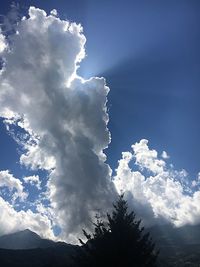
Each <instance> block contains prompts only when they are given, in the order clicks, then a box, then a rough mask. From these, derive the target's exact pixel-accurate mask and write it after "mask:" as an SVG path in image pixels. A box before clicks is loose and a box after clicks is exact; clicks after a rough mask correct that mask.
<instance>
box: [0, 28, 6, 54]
mask: <svg viewBox="0 0 200 267" xmlns="http://www.w3.org/2000/svg"><path fill="white" fill-rule="evenodd" d="M6 47H7V43H6V39H5V37H4V35H3V34H1V32H0V54H1V53H2V52H3V51H4V50H5V49H6Z"/></svg>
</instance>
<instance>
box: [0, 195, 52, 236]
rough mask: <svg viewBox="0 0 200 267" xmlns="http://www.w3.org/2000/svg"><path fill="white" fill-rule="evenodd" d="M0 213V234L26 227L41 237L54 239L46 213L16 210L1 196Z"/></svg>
mask: <svg viewBox="0 0 200 267" xmlns="http://www.w3.org/2000/svg"><path fill="white" fill-rule="evenodd" d="M0 214H1V216H0V226H1V227H0V235H3V234H7V233H10V232H15V231H18V230H24V229H27V228H28V229H30V230H32V231H34V232H36V233H38V234H39V235H41V236H43V237H46V238H52V239H54V234H53V231H52V230H51V222H50V220H49V219H48V217H47V216H46V215H41V214H40V213H33V212H32V211H31V210H27V211H23V210H21V211H16V210H15V209H14V208H13V206H12V205H11V204H9V203H8V202H6V201H5V200H4V199H3V198H1V197H0Z"/></svg>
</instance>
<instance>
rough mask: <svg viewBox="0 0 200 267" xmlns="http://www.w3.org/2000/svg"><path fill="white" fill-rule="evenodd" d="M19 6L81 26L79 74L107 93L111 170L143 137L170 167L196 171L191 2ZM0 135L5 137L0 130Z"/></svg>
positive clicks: (195, 22) (196, 60) (195, 35)
mask: <svg viewBox="0 0 200 267" xmlns="http://www.w3.org/2000/svg"><path fill="white" fill-rule="evenodd" d="M10 2H11V1H10ZM20 5H21V6H22V7H24V8H28V7H29V5H35V6H37V7H40V8H44V9H45V10H46V11H50V10H51V9H53V8H56V9H57V10H58V13H59V14H60V16H61V17H62V18H67V19H69V20H71V21H75V22H79V23H81V24H82V25H83V27H84V34H85V35H86V37H87V44H86V49H87V55H88V56H87V58H86V59H84V61H83V62H82V64H81V68H80V71H79V73H80V74H81V75H83V77H90V76H92V75H98V76H101V75H103V76H104V77H106V80H107V84H108V86H109V87H110V88H111V92H110V94H109V103H108V106H109V110H110V112H109V114H110V123H109V128H110V131H111V133H112V143H111V144H110V146H109V149H108V151H107V154H108V162H109V163H110V164H111V165H112V166H114V167H116V164H117V159H118V158H119V157H120V154H121V151H123V150H124V149H128V148H129V147H130V145H131V144H132V143H133V142H136V141H138V140H139V139H141V138H147V139H149V140H150V145H151V146H152V147H154V148H155V149H157V150H158V151H162V150H166V151H168V153H169V154H170V156H171V159H172V161H173V163H174V164H175V165H176V167H177V168H185V169H187V170H188V172H190V173H191V174H192V175H195V174H196V173H197V172H198V171H199V158H200V147H199V142H198V137H199V134H200V126H199V112H200V111H199V100H198V98H199V84H200V78H199V77H200V76H199V64H200V52H199V42H200V38H199V17H198V10H199V8H200V5H199V3H198V1H191V2H188V1H176V2H174V1H167V2H165V3H164V2H161V1H152V2H151V4H149V3H148V1H142V3H141V1H126V3H124V1H118V2H117V3H115V1H114V2H113V1H103V2H102V1H101V3H100V2H99V3H97V2H96V1H59V2H57V3H55V1H48V2H41V1H20ZM77 7H78V8H77ZM1 10H2V13H4V14H5V13H6V12H7V11H8V10H9V1H4V3H3V4H1ZM121 99H123V101H121ZM1 135H2V136H3V138H6V135H5V132H4V131H3V129H2V131H1ZM1 140H2V139H1ZM12 142H13V141H12V140H9V138H6V143H8V148H10V149H11V150H10V152H11V153H10V152H7V151H6V150H7V149H6V150H5V149H4V153H5V157H6V158H7V157H8V155H7V153H9V157H10V156H11V159H13V157H12V155H13V154H14V151H13V146H12V145H11V146H10V145H9V144H11V143H12ZM3 144H5V142H3ZM1 164H2V163H1Z"/></svg>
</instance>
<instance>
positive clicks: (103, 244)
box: [78, 195, 158, 267]
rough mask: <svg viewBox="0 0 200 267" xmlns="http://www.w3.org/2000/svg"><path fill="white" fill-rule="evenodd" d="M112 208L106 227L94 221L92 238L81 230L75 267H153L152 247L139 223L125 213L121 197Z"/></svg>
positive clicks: (126, 207) (125, 209)
mask: <svg viewBox="0 0 200 267" xmlns="http://www.w3.org/2000/svg"><path fill="white" fill-rule="evenodd" d="M113 206H114V209H113V212H112V214H107V223H104V222H103V221H102V220H101V219H100V218H97V221H96V223H95V224H94V226H95V229H94V233H93V234H91V235H90V234H88V233H87V232H86V231H85V230H83V233H84V236H85V237H86V239H87V242H83V241H82V240H80V242H81V244H82V253H81V256H80V257H79V262H78V266H80V267H81V266H87V267H98V266H101V267H106V266H113V267H118V266H120V267H126V266H129V267H131V266H135V267H143V266H146V267H154V266H156V259H157V255H158V252H156V251H155V245H154V244H153V242H152V240H151V238H150V237H149V233H144V228H143V227H140V224H141V220H136V218H135V217H136V215H135V213H134V212H133V211H132V212H130V213H129V212H128V205H127V202H126V201H125V200H124V198H123V195H121V196H119V199H118V201H117V202H116V203H115V204H114V205H113Z"/></svg>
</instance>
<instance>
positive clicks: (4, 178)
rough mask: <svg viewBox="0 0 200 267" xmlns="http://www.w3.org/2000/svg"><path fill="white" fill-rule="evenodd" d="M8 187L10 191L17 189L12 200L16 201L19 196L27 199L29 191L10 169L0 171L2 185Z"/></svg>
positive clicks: (0, 183)
mask: <svg viewBox="0 0 200 267" xmlns="http://www.w3.org/2000/svg"><path fill="white" fill-rule="evenodd" d="M4 186H6V187H8V189H9V190H10V191H13V190H16V192H14V193H13V196H12V200H13V201H15V200H16V199H17V198H19V199H20V200H22V201H23V200H25V199H26V198H27V193H26V192H24V188H23V185H22V182H21V181H20V180H19V179H17V178H15V177H14V176H13V175H12V174H11V173H10V172H9V171H8V170H5V171H0V187H4Z"/></svg>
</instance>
